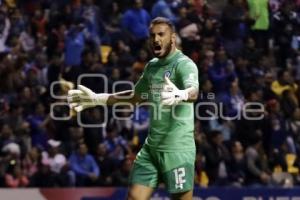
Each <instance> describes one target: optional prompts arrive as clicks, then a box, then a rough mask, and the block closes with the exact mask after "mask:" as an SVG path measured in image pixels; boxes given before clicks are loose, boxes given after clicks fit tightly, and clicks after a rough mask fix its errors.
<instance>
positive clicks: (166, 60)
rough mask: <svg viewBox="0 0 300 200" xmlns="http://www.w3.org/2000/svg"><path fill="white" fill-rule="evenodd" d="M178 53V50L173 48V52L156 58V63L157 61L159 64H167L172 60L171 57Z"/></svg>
mask: <svg viewBox="0 0 300 200" xmlns="http://www.w3.org/2000/svg"><path fill="white" fill-rule="evenodd" d="M179 53H180V50H178V49H175V51H174V52H173V53H171V54H169V55H168V56H167V57H165V58H160V59H159V60H158V63H159V64H160V65H168V64H170V63H171V62H172V61H173V58H175V57H176V55H178V54H179Z"/></svg>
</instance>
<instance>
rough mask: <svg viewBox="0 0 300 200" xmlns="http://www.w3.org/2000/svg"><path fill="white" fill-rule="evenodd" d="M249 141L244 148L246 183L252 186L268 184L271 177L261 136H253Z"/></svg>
mask: <svg viewBox="0 0 300 200" xmlns="http://www.w3.org/2000/svg"><path fill="white" fill-rule="evenodd" d="M250 142H251V145H250V146H249V147H248V148H247V149H246V162H247V174H246V184H247V185H249V186H253V187H257V186H258V187H259V186H262V185H268V184H269V183H270V178H271V177H270V172H269V169H268V166H267V160H266V154H265V153H264V151H263V147H262V140H261V137H260V136H256V137H253V138H252V140H251V141H250Z"/></svg>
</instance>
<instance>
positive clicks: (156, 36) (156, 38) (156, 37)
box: [153, 35, 159, 43]
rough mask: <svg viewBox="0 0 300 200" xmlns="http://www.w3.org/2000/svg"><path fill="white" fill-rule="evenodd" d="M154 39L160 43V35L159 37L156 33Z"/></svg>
mask: <svg viewBox="0 0 300 200" xmlns="http://www.w3.org/2000/svg"><path fill="white" fill-rule="evenodd" d="M153 41H154V43H158V42H159V37H158V35H155V36H154V40H153Z"/></svg>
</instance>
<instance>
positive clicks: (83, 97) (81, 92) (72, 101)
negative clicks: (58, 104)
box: [67, 85, 109, 112]
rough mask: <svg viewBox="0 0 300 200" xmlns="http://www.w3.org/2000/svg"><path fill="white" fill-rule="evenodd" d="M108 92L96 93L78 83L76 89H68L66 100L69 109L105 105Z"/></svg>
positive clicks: (77, 109)
mask: <svg viewBox="0 0 300 200" xmlns="http://www.w3.org/2000/svg"><path fill="white" fill-rule="evenodd" d="M108 97H109V94H107V93H100V94H96V93H95V92H93V91H92V90H90V89H89V88H87V87H85V86H83V85H78V89H77V90H69V91H68V96H67V100H68V103H69V106H70V108H71V109H74V110H75V111H76V112H80V111H82V110H84V109H86V108H91V107H95V106H97V105H106V102H107V99H108Z"/></svg>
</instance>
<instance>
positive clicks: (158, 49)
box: [153, 45, 162, 54]
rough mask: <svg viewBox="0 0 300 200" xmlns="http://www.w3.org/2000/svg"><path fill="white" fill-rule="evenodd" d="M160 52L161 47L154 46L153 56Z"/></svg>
mask: <svg viewBox="0 0 300 200" xmlns="http://www.w3.org/2000/svg"><path fill="white" fill-rule="evenodd" d="M161 50H162V47H161V46H160V45H154V47H153V51H154V53H155V54H159V53H160V52H161Z"/></svg>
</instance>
